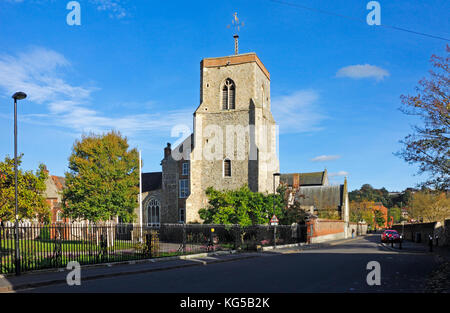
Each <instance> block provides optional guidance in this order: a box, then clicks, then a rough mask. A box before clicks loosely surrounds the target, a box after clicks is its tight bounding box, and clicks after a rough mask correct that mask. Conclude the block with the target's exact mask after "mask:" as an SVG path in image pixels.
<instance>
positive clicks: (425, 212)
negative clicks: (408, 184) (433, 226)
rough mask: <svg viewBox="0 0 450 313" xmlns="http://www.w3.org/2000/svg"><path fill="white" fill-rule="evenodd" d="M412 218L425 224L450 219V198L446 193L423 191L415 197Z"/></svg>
mask: <svg viewBox="0 0 450 313" xmlns="http://www.w3.org/2000/svg"><path fill="white" fill-rule="evenodd" d="M410 213H411V216H412V217H413V218H414V219H416V220H419V221H423V222H436V221H442V220H444V219H447V218H450V197H449V195H448V194H447V193H446V192H439V191H433V190H423V191H419V192H416V193H415V194H414V195H413V198H412V201H411V208H410Z"/></svg>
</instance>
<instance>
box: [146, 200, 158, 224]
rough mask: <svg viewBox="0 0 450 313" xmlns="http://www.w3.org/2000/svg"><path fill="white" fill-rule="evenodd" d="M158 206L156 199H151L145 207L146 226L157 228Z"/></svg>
mask: <svg viewBox="0 0 450 313" xmlns="http://www.w3.org/2000/svg"><path fill="white" fill-rule="evenodd" d="M160 207H161V206H160V204H159V201H158V200H157V199H151V200H150V202H149V203H148V205H147V211H148V222H147V223H148V225H149V226H159V221H160Z"/></svg>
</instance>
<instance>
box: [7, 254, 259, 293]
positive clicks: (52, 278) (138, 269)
mask: <svg viewBox="0 0 450 313" xmlns="http://www.w3.org/2000/svg"><path fill="white" fill-rule="evenodd" d="M258 256H260V253H234V254H232V253H228V254H216V253H211V254H209V255H204V256H199V257H193V258H188V259H174V260H157V259H150V260H143V261H139V262H138V261H130V262H127V263H126V264H123V263H122V264H113V263H112V264H99V265H96V266H83V267H81V280H90V279H98V278H105V277H114V276H120V275H129V274H139V273H149V272H155V271H163V270H170V269H176V268H184V267H190V266H203V265H208V264H213V263H221V262H229V261H235V260H242V259H249V258H255V257H258ZM69 272H70V271H69V270H66V269H64V268H62V269H57V270H51V271H37V272H30V273H24V274H22V275H20V276H2V275H0V292H11V291H14V290H20V289H26V288H33V287H40V286H46V285H52V284H61V283H66V277H67V274H68V273H69Z"/></svg>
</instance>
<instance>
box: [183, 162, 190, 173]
mask: <svg viewBox="0 0 450 313" xmlns="http://www.w3.org/2000/svg"><path fill="white" fill-rule="evenodd" d="M182 166H183V167H182V169H181V175H185V176H186V175H189V163H188V162H185V163H183V165H182Z"/></svg>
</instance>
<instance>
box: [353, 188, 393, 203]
mask: <svg viewBox="0 0 450 313" xmlns="http://www.w3.org/2000/svg"><path fill="white" fill-rule="evenodd" d="M348 197H349V200H350V201H356V202H364V201H374V202H381V203H382V204H383V205H384V206H385V207H387V208H390V207H391V206H392V199H391V197H389V192H388V191H387V190H386V188H384V187H383V188H381V189H375V188H373V187H372V186H371V185H369V184H364V185H362V186H361V188H360V189H359V190H358V189H357V190H353V191H351V192H349V193H348Z"/></svg>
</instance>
